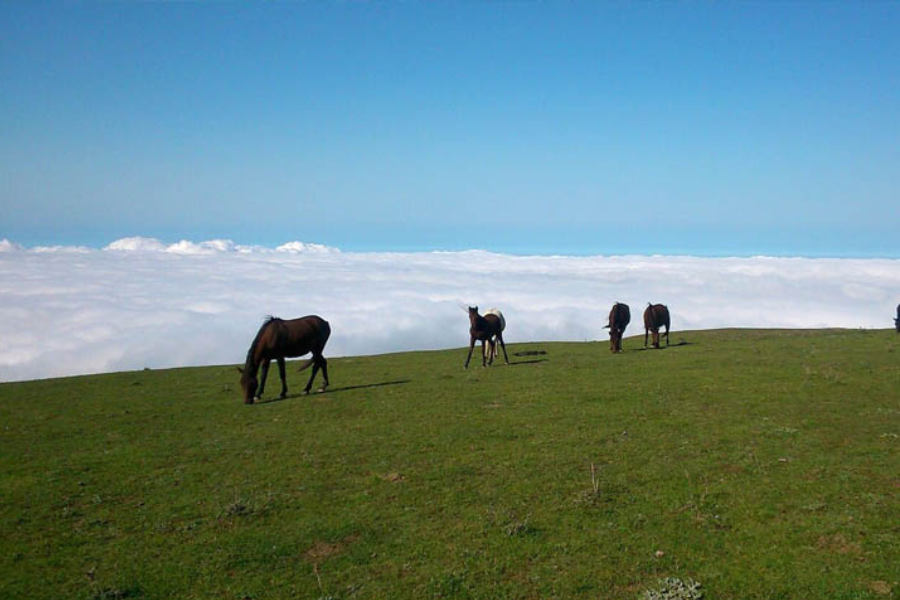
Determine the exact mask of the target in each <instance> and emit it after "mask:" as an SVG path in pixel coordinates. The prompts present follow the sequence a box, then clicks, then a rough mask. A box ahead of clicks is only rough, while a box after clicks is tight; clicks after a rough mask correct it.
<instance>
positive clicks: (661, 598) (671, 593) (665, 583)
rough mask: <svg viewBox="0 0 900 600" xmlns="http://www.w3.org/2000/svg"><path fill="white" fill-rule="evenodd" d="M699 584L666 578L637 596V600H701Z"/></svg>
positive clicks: (701, 594) (701, 591)
mask: <svg viewBox="0 0 900 600" xmlns="http://www.w3.org/2000/svg"><path fill="white" fill-rule="evenodd" d="M700 587H701V586H700V582H698V581H694V580H693V579H688V580H687V581H682V580H681V579H679V578H678V577H666V578H665V579H660V580H658V581H657V582H656V587H655V588H650V589H646V590H644V591H643V592H641V595H640V596H638V598H639V600H701V599H702V598H703V590H701V589H700Z"/></svg>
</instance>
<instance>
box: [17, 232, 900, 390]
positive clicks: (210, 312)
mask: <svg viewBox="0 0 900 600" xmlns="http://www.w3.org/2000/svg"><path fill="white" fill-rule="evenodd" d="M615 301H620V302H625V303H627V304H629V305H630V306H631V310H632V324H631V326H630V327H629V329H628V331H627V332H626V335H635V334H638V333H643V328H642V327H641V325H640V322H641V318H640V316H641V313H642V312H643V309H644V307H645V306H646V304H647V302H651V301H652V302H654V303H655V302H662V303H665V304H667V305H668V306H669V309H670V311H671V314H672V327H673V331H674V332H675V333H673V338H672V340H673V342H674V341H676V340H678V339H679V333H678V332H679V331H684V330H692V329H710V328H719V327H788V328H795V327H796V328H817V327H849V328H856V327H863V328H884V327H890V326H892V324H893V322H892V320H891V318H892V316H893V315H894V310H895V306H896V304H897V302H898V301H900V260H891V259H828V258H817V259H809V258H771V257H753V258H698V257H689V256H674V257H673V256H588V257H574V256H512V255H504V254H495V253H490V252H484V251H478V250H472V251H465V252H420V253H374V252H366V253H355V252H341V251H340V250H338V249H336V248H330V247H327V246H322V245H319V244H307V243H302V242H290V243H287V244H284V245H282V246H279V247H277V248H274V249H272V248H265V247H260V246H241V245H236V244H234V243H233V242H231V241H228V240H211V241H206V242H200V243H196V242H190V241H181V242H178V243H176V244H164V243H162V242H160V241H159V240H156V239H152V238H125V239H121V240H118V241H116V242H113V243H112V244H110V245H108V246H106V247H105V248H103V249H91V248H85V247H80V246H52V247H48V246H40V247H34V248H25V247H22V246H20V245H17V244H15V243H13V242H10V241H8V240H0V339H2V341H3V343H2V345H0V381H14V380H25V379H35V378H45V377H54V376H61V375H75V374H83V373H97V372H107V371H120V370H130V369H141V368H144V367H150V368H160V367H174V366H183V365H206V364H227V363H241V362H243V359H244V357H245V355H246V352H247V348H248V346H249V344H250V341H251V340H252V338H253V336H254V335H255V334H256V331H257V329H258V328H259V326H260V324H261V323H262V321H263V319H264V318H265V316H266V315H269V314H272V315H276V316H281V317H284V318H289V317H298V316H302V315H307V314H319V315H321V316H322V317H324V318H325V319H327V320H328V321H329V322H330V323H331V328H332V335H331V339H330V341H329V343H328V347H327V348H326V356H346V355H356V354H372V353H381V352H393V351H399V350H422V349H438V348H454V347H461V346H464V345H465V344H467V343H468V318H467V316H466V315H465V314H464V312H463V310H461V309H464V308H465V306H466V305H478V306H479V307H480V308H481V309H482V310H484V309H487V308H491V307H497V308H500V309H501V310H502V311H503V313H504V315H505V317H506V321H507V330H506V333H505V335H504V337H505V338H506V340H507V341H510V342H521V341H533V340H572V341H584V340H598V339H606V338H607V335H606V330H603V329H601V326H602V325H603V324H604V323H605V319H606V315H607V313H608V312H609V308H610V306H611V305H612V303H613V302H615ZM628 345H629V344H628V343H627V342H626V350H627V349H628ZM463 360H464V359H463V354H462V353H461V354H460V363H462V361H463Z"/></svg>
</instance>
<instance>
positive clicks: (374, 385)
mask: <svg viewBox="0 0 900 600" xmlns="http://www.w3.org/2000/svg"><path fill="white" fill-rule="evenodd" d="M410 381H412V379H398V380H396V381H382V382H380V383H366V384H363V385H347V386H344V387H335V388H328V389H327V390H325V391H324V392H315V391H313V392H310V393H309V394H304V393H302V392H301V393H299V394H288V395H287V396H285V397H284V398H279V397H275V398H270V399H269V400H257V401H256V402H255V403H254V404H273V403H275V402H281V401H282V400H291V399H293V398H303V397H305V396H320V395H322V394H336V393H338V392H350V391H352V390H364V389H366V388H377V387H384V386H386V385H403V384H405V383H409V382H410Z"/></svg>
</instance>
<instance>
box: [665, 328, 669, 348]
mask: <svg viewBox="0 0 900 600" xmlns="http://www.w3.org/2000/svg"><path fill="white" fill-rule="evenodd" d="M668 345H669V324H668V323H666V346H668Z"/></svg>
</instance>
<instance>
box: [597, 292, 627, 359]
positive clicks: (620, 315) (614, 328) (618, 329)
mask: <svg viewBox="0 0 900 600" xmlns="http://www.w3.org/2000/svg"><path fill="white" fill-rule="evenodd" d="M629 323H631V309H630V308H628V305H627V304H622V303H620V302H616V303H615V304H613V307H612V310H610V311H609V323H608V324H606V325H604V326H603V328H604V329H609V351H610V352H612V353H613V354H616V353H618V352H621V351H622V334H624V333H625V328H626V327H628V324H629Z"/></svg>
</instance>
